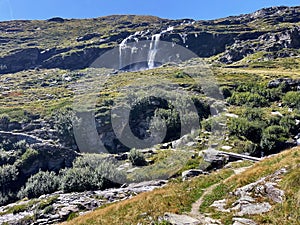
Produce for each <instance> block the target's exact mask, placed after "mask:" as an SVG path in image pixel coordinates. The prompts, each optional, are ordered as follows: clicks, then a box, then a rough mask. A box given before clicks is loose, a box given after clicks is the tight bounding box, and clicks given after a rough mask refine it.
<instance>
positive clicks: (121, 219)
mask: <svg viewBox="0 0 300 225" xmlns="http://www.w3.org/2000/svg"><path fill="white" fill-rule="evenodd" d="M299 151H300V148H294V149H291V150H287V151H285V152H282V153H280V154H279V155H276V156H272V157H270V158H267V159H265V160H263V161H261V162H259V163H256V164H254V165H253V166H251V167H250V168H249V169H247V170H246V171H245V172H243V173H241V174H238V175H233V176H232V174H233V169H234V168H235V169H236V168H239V167H242V166H244V165H243V164H235V165H234V166H233V167H232V169H222V170H220V171H217V172H214V173H213V174H211V175H209V176H200V177H197V178H194V179H192V180H191V181H184V182H183V181H180V180H172V181H171V182H170V183H169V184H168V185H167V186H166V187H164V188H162V189H159V190H155V191H152V192H150V193H144V194H141V195H138V196H136V197H134V198H132V199H130V200H126V201H124V202H120V203H115V204H112V205H109V206H105V207H103V208H100V209H98V210H96V211H94V212H91V213H88V214H86V215H84V216H80V217H78V218H76V219H74V220H72V221H69V222H67V223H64V225H73V224H82V225H88V224H138V223H140V224H149V223H150V221H157V218H158V217H159V216H163V214H164V212H174V213H178V214H180V213H184V212H189V211H190V209H191V205H192V203H193V202H195V201H196V200H197V199H198V198H200V197H201V195H202V194H203V192H205V190H206V189H207V188H209V187H210V186H212V185H213V184H216V183H218V185H217V187H216V188H215V189H214V190H213V192H212V193H211V194H209V195H206V196H205V197H204V201H203V203H202V205H201V206H200V212H201V213H210V215H211V216H212V217H213V218H217V219H220V220H221V221H222V222H223V223H224V224H232V222H231V219H232V216H233V215H232V214H230V213H220V212H216V211H214V210H213V209H212V208H210V207H209V206H210V205H211V204H212V203H213V201H214V200H220V199H223V198H226V197H229V198H230V194H229V193H230V192H231V191H233V190H235V189H236V188H238V187H242V186H244V185H246V184H249V183H251V182H254V181H256V180H258V179H260V178H262V177H265V176H267V175H270V174H272V173H274V172H275V171H276V170H278V169H281V168H287V169H288V173H287V174H286V175H285V176H284V177H283V179H282V181H281V182H280V184H279V188H280V189H282V190H284V191H285V193H286V197H285V199H284V202H283V203H282V204H273V205H272V210H271V211H270V212H269V213H266V214H261V215H257V216H252V217H251V216H247V217H249V218H251V219H254V221H257V222H258V223H259V224H298V222H299V218H300V214H299V212H300V210H299V209H300V205H299V204H300V195H299V194H300V188H299V187H300V183H299V182H300V181H299V177H298V174H299V165H300V152H299ZM230 176H231V177H230ZM228 177H230V178H229V179H226V178H228ZM225 179H226V180H225ZM224 180H225V181H224Z"/></svg>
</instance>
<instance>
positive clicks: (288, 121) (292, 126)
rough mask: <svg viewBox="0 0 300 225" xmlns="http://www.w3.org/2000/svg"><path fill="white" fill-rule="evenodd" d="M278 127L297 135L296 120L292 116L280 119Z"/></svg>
mask: <svg viewBox="0 0 300 225" xmlns="http://www.w3.org/2000/svg"><path fill="white" fill-rule="evenodd" d="M279 125H280V126H282V127H283V128H284V129H286V131H287V132H289V133H292V134H296V133H298V129H297V125H296V120H295V118H294V117H293V116H290V115H287V116H284V117H282V118H281V120H280V122H279Z"/></svg>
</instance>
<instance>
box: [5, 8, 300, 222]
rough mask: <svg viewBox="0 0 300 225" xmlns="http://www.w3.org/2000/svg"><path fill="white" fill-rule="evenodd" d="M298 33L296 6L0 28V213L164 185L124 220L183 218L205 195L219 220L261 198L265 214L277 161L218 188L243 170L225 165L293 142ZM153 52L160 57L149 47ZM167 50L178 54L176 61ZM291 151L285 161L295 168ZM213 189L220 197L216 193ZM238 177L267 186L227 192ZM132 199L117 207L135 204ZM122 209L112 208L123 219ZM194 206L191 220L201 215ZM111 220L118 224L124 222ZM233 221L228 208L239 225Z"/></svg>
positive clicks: (65, 210)
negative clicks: (218, 15)
mask: <svg viewBox="0 0 300 225" xmlns="http://www.w3.org/2000/svg"><path fill="white" fill-rule="evenodd" d="M299 35H300V7H272V8H266V9H261V10H258V11H256V12H254V13H251V14H246V15H240V16H232V17H228V18H222V19H217V20H211V21H194V20H191V19H182V20H168V19H161V18H157V17H152V16H133V15H113V16H107V17H101V18H95V19H85V20H77V19H63V18H52V19H49V20H47V21H7V22H0V45H1V53H0V205H1V207H0V221H1V222H3V223H8V224H33V223H34V224H51V223H56V222H61V221H65V220H68V219H72V218H73V217H76V216H78V215H81V214H84V213H85V212H86V211H90V210H94V209H95V208H97V207H99V206H101V207H103V208H104V211H105V212H104V214H105V213H107V211H106V210H109V209H110V208H109V207H107V203H109V204H111V203H113V202H117V201H120V200H125V199H131V198H133V197H134V196H136V194H137V193H140V192H147V191H151V190H153V189H154V188H157V187H160V186H161V185H163V186H164V185H165V184H166V181H165V180H172V181H171V184H169V185H167V186H166V189H159V190H158V191H157V193H158V194H157V196H156V194H155V197H154V200H153V199H152V200H153V202H154V204H157V205H158V206H159V207H153V209H151V210H152V211H153V210H154V211H153V212H152V211H151V210H150V211H151V212H150V211H149V212H148V211H147V210H146V211H143V212H142V211H140V210H136V209H135V211H133V214H134V212H136V214H134V215H133V214H127V213H126V215H131V216H130V217H131V218H127V219H128V221H130V222H132V221H133V220H134V223H135V222H137V221H139V222H140V221H142V222H143V223H144V222H145V223H147V222H149V221H150V222H157V223H162V224H165V223H167V222H166V221H164V220H168V221H169V222H170V221H172V220H173V219H176V218H179V220H180V219H182V217H181V216H182V215H174V213H177V214H178V213H182V212H189V210H190V208H189V207H192V203H193V202H197V200H198V206H199V207H200V203H201V204H202V203H203V204H204V205H205V204H206V205H207V204H208V202H209V206H210V205H212V204H213V203H214V205H215V206H216V207H215V208H216V209H220V210H221V213H222V210H223V211H224V210H225V211H226V212H230V213H231V214H229V216H226V215H223V214H222V215H221V222H224V221H225V224H228V223H229V222H228V221H230V222H232V221H233V220H232V219H233V218H231V217H232V216H233V213H234V212H235V211H239V212H240V213H245V212H246V211H247V210H248V209H249V207H250V208H251V207H253V205H254V204H256V203H257V204H258V203H259V202H258V201H260V200H261V199H262V198H263V200H264V202H260V203H261V204H258V206H261V205H263V206H267V207H265V208H267V209H268V210H269V209H270V205H272V204H273V203H274V202H276V201H277V200H276V197H278V196H279V197H280V196H281V197H282V195H281V193H282V192H281V191H280V190H283V189H284V188H285V189H286V190H287V188H286V187H285V186H283V187H282V188H281V189H277V186H280V182H281V181H280V179H279V178H281V175H282V176H283V175H285V174H286V173H287V174H289V173H290V170H288V171H286V172H284V173H282V174H279V175H280V177H278V179H277V176H275V175H274V176H273V175H272V174H273V173H275V172H276V171H275V169H274V168H272V171H269V170H268V172H270V173H264V172H262V173H261V174H263V175H262V176H260V177H257V176H254V177H253V176H252V175H251V176H249V180H248V179H246V181H245V180H243V179H242V178H241V177H240V178H239V179H240V180H239V183H238V185H236V184H235V183H230V185H232V186H230V190H231V191H234V197H233V196H227V195H225V194H224V192H223V191H224V190H223V189H222V187H223V186H222V185H221V183H220V182H221V180H222V179H226V181H227V178H228V181H230V182H232V180H230V178H229V177H230V176H232V174H233V173H234V172H236V171H240V172H241V171H242V170H243V168H244V167H248V166H250V165H252V163H249V162H244V161H243V162H238V163H237V164H235V163H233V164H229V166H228V165H227V164H228V163H229V162H231V161H236V160H237V159H240V158H242V159H244V158H247V159H250V160H254V161H260V160H261V159H260V157H264V156H266V155H272V154H277V153H279V152H281V151H283V150H285V149H288V148H291V147H294V146H296V145H300V131H299V130H300V95H299V90H300V79H299V77H300V58H299V55H300V50H299V48H300V37H299ZM164 43H168V44H169V45H164ZM163 46H167V49H168V51H161V52H160V50H161V49H163V50H165V49H166V48H163ZM177 47H180V50H182V51H180V53H178V54H177V53H176V54H175V55H176V56H174V54H173V55H172V53H174V52H172V50H173V49H175V50H176V48H177ZM107 53H109V54H111V56H112V58H109V57H108V60H104V63H105V62H107V61H108V62H109V63H110V65H112V67H111V68H110V69H109V70H105V69H103V68H99V66H97V65H96V66H94V64H93V62H94V61H95V60H96V59H98V57H100V59H103V58H101V56H105V55H106V54H107ZM161 53H162V54H161ZM160 54H161V55H163V57H161V58H160V56H161V55H160ZM196 56H199V57H198V58H197V57H196ZM126 60H127V61H126ZM99 61H100V62H99ZM101 62H102V61H101V60H98V61H97V60H96V64H97V63H99V64H100V65H103V64H101ZM91 64H93V65H91ZM103 71H104V72H103ZM103 73H104V75H105V76H103ZM94 76H96V78H100V79H96V80H95V79H93V78H94ZM155 88H156V89H155ZM91 90H92V91H91ZM89 91H91V92H89ZM128 109H129V112H128ZM126 110H127V111H126ZM127 113H128V114H129V115H128V121H126V122H124V121H123V120H121V119H122V118H123V116H124V115H125V116H126V115H127ZM120 118H121V119H120ZM91 121H92V122H91ZM91 127H92V128H93V129H91ZM76 132H77V133H76ZM152 132H153V133H155V132H156V133H157V134H159V136H158V137H156V136H152ZM78 133H79V134H80V135H78ZM130 135H131V136H130ZM95 137H96V138H95ZM128 137H129V138H128ZM159 138H161V139H159ZM132 140H134V141H132ZM144 140H147V141H148V140H149V141H148V142H147V141H145V142H143V141H144ZM141 142H142V144H141ZM99 143H100V144H99ZM145 143H146V144H145ZM133 144H134V145H133ZM297 151H299V148H297V149H296V150H295V153H294V152H293V153H291V154H293V156H294V157H291V155H288V156H286V155H284V157H286V158H288V159H289V160H290V161H289V163H286V164H288V165H289V167H290V169H293V171H294V170H297V169H296V168H295V167H294V164H297V163H298V161H299V160H298V161H297V159H298V158H297V157H298V155H297V154H298V153H297ZM100 152H101V153H103V152H105V153H104V154H90V153H100ZM228 152H233V153H236V154H232V153H231V154H230V153H228ZM249 155H250V156H249ZM277 159H278V160H280V159H281V158H280V157H279V158H276V160H277ZM276 160H273V161H272V160H271V161H272V163H275V164H276V163H277V161H276ZM287 161H288V160H287ZM267 162H268V161H267ZM225 165H227V167H230V166H232V169H228V168H227V169H226V168H225V169H222V168H223V167H224V166H225ZM259 165H265V164H264V162H263V163H262V164H259ZM235 167H237V168H235ZM258 167H259V166H258ZM264 168H265V167H264ZM283 168H284V165H280V166H279V165H278V166H276V170H279V169H283ZM219 169H221V170H219ZM268 169H269V168H268ZM273 169H274V170H273ZM215 170H218V171H217V172H216V173H215V172H214V171H215ZM291 171H292V170H291ZM260 172H261V171H260ZM249 173H251V172H249ZM291 173H292V174H294V172H291ZM181 174H182V177H181V176H180V175H181ZM198 175H201V176H200V178H201V179H198V178H196V179H194V180H192V181H191V182H190V180H189V179H190V178H191V177H193V176H198ZM268 175H270V177H271V178H270V177H266V178H265V179H264V180H259V181H258V182H257V183H255V181H256V180H258V178H262V177H263V176H268ZM203 177H205V179H202V178H203ZM252 178H253V179H252ZM254 178H255V179H254ZM256 178H257V179H256ZM269 178H270V179H269ZM271 180H276V182H275V183H274V184H273V183H272V182H271V183H272V184H270V181H271ZM277 180H278V182H277ZM143 181H150V182H148V183H147V182H146V183H144V182H143ZM265 181H266V182H265ZM253 182H254V183H253ZM130 183H134V184H130ZM214 184H215V185H216V186H212V185H214ZM219 184H220V185H221V187H220V188H221V193H218V190H219V189H217V190H216V191H215V192H214V190H213V188H214V187H216V188H218V187H219V186H218V185H219ZM246 184H251V185H250V186H251V188H252V187H253V188H252V189H255V190H256V189H259V187H262V188H263V189H268V190H271V192H269V191H268V190H267V191H266V192H264V193H263V194H264V195H263V196H262V195H257V196H252V194H253V193H252V192H251V191H252V190H251V191H248V189H249V188H248V187H249V186H246V188H244V189H243V188H242V189H233V187H235V188H241V187H243V186H245V185H246ZM190 185H191V186H190ZM209 187H210V189H209ZM173 188H174V189H173ZM207 188H208V189H207ZM247 188H248V189H247ZM104 189H109V190H104ZM204 189H205V190H206V189H207V190H206V192H205V195H203V198H202V199H200V200H199V197H200V196H201V195H202V193H203V191H204ZM246 189H247V190H246ZM226 190H227V189H226ZM239 190H240V192H239ZM241 191H243V192H241ZM272 191H274V193H275V194H274V193H273V192H272ZM296 191H298V190H296ZM154 193H156V192H154ZM170 193H171V194H170ZM173 193H174V194H173ZM226 193H227V191H226ZM241 193H242V194H241ZM276 193H278V194H280V195H278V196H277V194H276ZM295 193H296V192H295ZM169 194H170V195H169ZM211 194H213V195H216V196H211ZM258 194H261V193H258ZM265 194H268V195H271V196H267V197H268V198H265ZM288 194H289V196H293V192H292V191H291V192H289V193H288ZM274 195H276V196H275V197H274ZM142 196H147V193H146V194H143V195H142ZM150 196H152V194H150ZM161 196H166V198H163V200H162V198H161ZM168 196H169V198H168ZM205 196H207V199H206V197H205ZM269 197H270V198H269ZM279 197H278V198H279ZM151 198H152V197H151ZM243 198H245V199H246V200H245V199H243ZM291 198H292V199H293V197H291ZM174 199H175V200H174ZM211 199H214V202H211ZM274 199H275V201H273V200H274ZM139 200H140V196H139V195H138V196H137V197H136V198H134V199H133V200H128V201H129V202H131V201H132V202H133V203H134V204H137V206H140V205H139V204H138V203H137V201H139ZM173 200H174V201H175V203H174V202H173ZM244 200H245V201H244ZM265 200H266V201H265ZM231 201H232V202H231ZM151 202H152V201H148V202H147V204H146V203H145V204H143V207H144V206H145V207H148V206H147V205H149V206H151V204H152V203H151ZM225 202H226V205H225ZM173 203H174V204H173ZM229 203H234V204H233V205H232V206H230V204H229ZM244 203H245V204H244ZM284 203H285V202H284ZM109 204H108V205H109ZM126 204H127V201H126V202H125V203H123V202H121V203H120V205H121V206H120V208H119V209H120V213H122V212H125V211H126V207H127V205H126ZM274 204H275V203H274ZM293 204H295V201H294V200H293ZM68 205H69V207H68ZM123 206H124V207H125V208H122V207H123ZM196 206H197V204H196ZM196 206H193V207H194V208H193V210H192V211H193V212H194V213H192V214H196V215H198V212H197V211H199V210H198V209H197V207H198V206H197V207H196ZM111 207H112V208H114V207H115V205H112V206H111ZM116 207H119V206H118V204H116ZM143 207H142V206H140V209H143V210H144V208H143ZM160 207H162V208H160ZM168 207H169V208H168ZM195 207H196V209H195ZM199 207H198V208H199ZM202 207H203V206H202ZM222 207H223V208H222ZM238 207H239V209H238ZM286 207H288V206H286ZM129 208H134V207H132V206H130V207H129ZM204 208H205V207H204ZM212 208H213V207H212ZM155 209H157V210H158V211H155ZM210 209H211V208H210ZM124 210H125V211H124ZM200 211H201V213H202V214H203V213H204V214H205V218H204V219H208V220H209V221H215V222H216V223H218V220H215V219H212V220H210V219H211V218H210V215H208V213H212V214H213V216H212V217H213V218H218V215H219V214H220V212H218V211H217V210H214V209H211V210H206V209H203V208H201V207H200ZM165 212H166V215H164V213H165ZM167 212H170V213H167ZM195 212H196V213H195ZM101 213H103V212H102V211H101ZM265 213H267V211H265ZM276 213H277V214H276V215H278V212H277V211H276ZM202 214H201V215H202ZM101 215H102V214H101ZM105 215H110V214H109V213H108V214H105ZM189 215H191V214H189ZM116 216H117V218H118V219H117V220H116V221H118V222H117V223H116V224H120V220H119V219H121V217H122V216H119V215H116ZM198 216H199V215H198ZM281 216H282V215H281ZM119 217H120V218H119ZM200 217H201V218H202V216H200ZM283 217H284V219H286V217H285V216H282V217H280V218H283ZM293 217H295V215H294V214H293ZM108 218H111V216H108ZM168 218H170V219H168ZM185 218H187V215H186V217H185ZM201 218H200V219H201ZM104 219H105V220H106V218H104ZM192 219H193V220H194V221H195V220H197V219H199V218H192ZM202 219H203V218H202ZM242 219H243V218H242V216H241V215H238V218H237V219H236V221H235V222H236V224H238V223H242V222H240V220H242ZM244 219H245V218H244ZM264 219H266V220H267V218H265V217H264V216H263V217H259V218H253V221H260V222H261V221H263V220H264ZM292 219H295V218H292ZM270 220H272V221H277V220H276V219H274V218H273V217H272V218H271V219H270ZM226 221H227V222H226ZM295 221H296V219H295ZM122 222H124V221H123V220H122ZM99 223H100V222H99ZM249 223H250V222H249ZM250 224H251V223H250ZM252 224H253V223H252Z"/></svg>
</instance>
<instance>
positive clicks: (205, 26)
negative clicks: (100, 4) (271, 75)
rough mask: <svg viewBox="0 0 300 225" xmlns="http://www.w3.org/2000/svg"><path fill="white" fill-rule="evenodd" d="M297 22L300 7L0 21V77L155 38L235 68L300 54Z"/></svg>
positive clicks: (84, 59)
mask: <svg viewBox="0 0 300 225" xmlns="http://www.w3.org/2000/svg"><path fill="white" fill-rule="evenodd" d="M299 18H300V7H292V8H289V7H272V8H266V9H262V10H258V11H256V12H254V13H252V14H247V15H241V16H235V17H228V18H223V19H218V20H211V21H194V20H190V19H185V20H166V19H160V18H157V17H145V16H142V17H141V16H109V17H103V18H97V19H90V20H64V19H60V20H58V19H57V18H55V19H53V20H51V19H50V20H47V21H11V22H2V23H0V45H1V48H2V49H3V52H2V55H1V56H0V73H2V74H4V73H13V72H17V71H21V70H26V69H31V68H62V69H82V68H86V67H88V66H90V64H91V63H92V62H93V61H94V60H95V59H96V58H97V57H99V56H100V55H101V54H103V53H104V52H106V51H107V50H110V49H111V48H113V47H115V46H117V45H118V44H120V45H122V44H127V42H132V41H140V40H151V39H152V40H154V39H155V38H158V39H159V40H162V41H168V42H172V43H175V44H179V45H182V46H184V47H186V48H188V49H189V50H191V51H193V52H194V53H196V54H197V55H198V56H199V57H211V56H215V55H218V54H220V57H219V60H220V62H223V63H233V62H236V61H238V60H241V59H243V58H244V57H245V56H247V55H249V54H252V53H254V52H256V51H271V52H275V51H279V50H281V49H285V48H293V49H299V47H300V43H299V40H300V39H299V36H300V28H299V22H300V19H299ZM16 37H17V38H16ZM20 46H21V48H20Z"/></svg>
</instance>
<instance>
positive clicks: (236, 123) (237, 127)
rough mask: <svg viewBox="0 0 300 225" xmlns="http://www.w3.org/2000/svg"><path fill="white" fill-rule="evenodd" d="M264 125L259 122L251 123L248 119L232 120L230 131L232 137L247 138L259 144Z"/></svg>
mask: <svg viewBox="0 0 300 225" xmlns="http://www.w3.org/2000/svg"><path fill="white" fill-rule="evenodd" d="M263 126H264V124H263V123H261V122H259V121H254V122H253V121H249V120H248V119H246V118H232V120H231V122H230V124H229V126H228V129H229V131H230V133H231V134H232V135H236V136H238V137H245V138H247V139H248V140H250V141H252V142H254V143H259V142H260V140H261V133H262V128H263Z"/></svg>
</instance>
